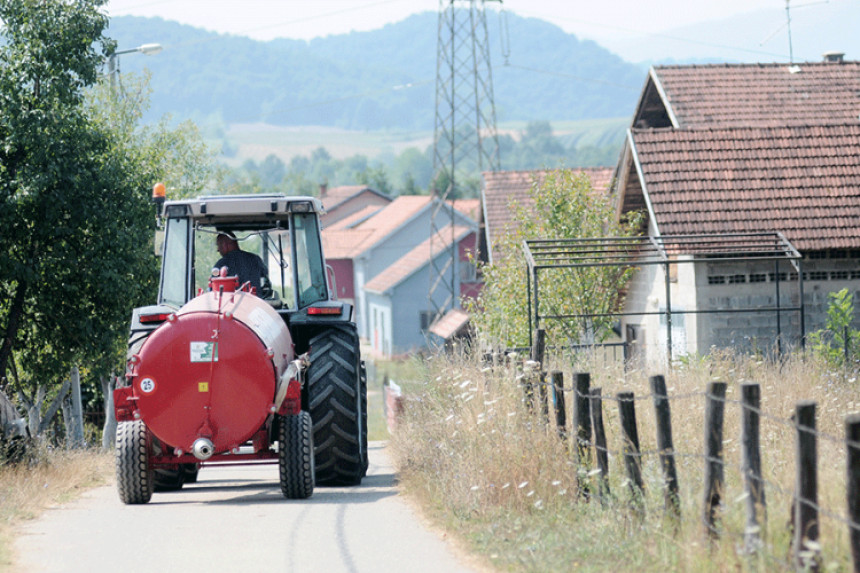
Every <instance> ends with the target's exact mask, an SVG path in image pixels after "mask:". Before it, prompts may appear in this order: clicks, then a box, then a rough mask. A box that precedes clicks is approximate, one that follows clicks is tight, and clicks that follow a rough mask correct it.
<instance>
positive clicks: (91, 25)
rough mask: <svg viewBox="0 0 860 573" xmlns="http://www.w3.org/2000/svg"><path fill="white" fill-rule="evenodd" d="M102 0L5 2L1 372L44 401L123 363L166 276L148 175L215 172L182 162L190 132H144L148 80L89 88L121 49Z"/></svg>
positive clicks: (0, 127)
mask: <svg viewBox="0 0 860 573" xmlns="http://www.w3.org/2000/svg"><path fill="white" fill-rule="evenodd" d="M104 4H105V2H104V1H103V0H76V1H75V2H65V1H63V0H0V19H1V20H2V21H3V22H4V24H5V26H4V27H3V28H2V29H0V37H2V40H0V293H2V295H0V378H3V377H6V376H8V375H11V376H12V378H13V379H14V382H15V386H16V390H17V391H18V393H19V396H21V397H23V398H24V399H25V402H26V401H30V402H32V403H33V404H34V406H35V408H36V410H38V409H39V406H40V402H41V401H42V400H43V399H44V398H45V397H46V395H49V394H50V392H51V391H52V390H51V389H52V388H56V386H59V381H60V380H61V377H62V376H63V375H64V374H66V373H67V372H68V371H69V370H70V368H71V366H72V365H73V364H83V365H85V367H84V368H82V370H86V371H87V372H89V373H91V374H93V375H96V374H97V373H104V372H106V371H109V370H110V369H113V368H116V366H117V364H118V361H119V360H118V357H119V356H121V354H122V349H123V347H124V341H125V337H126V335H127V323H128V317H129V312H130V309H131V308H132V307H133V306H135V305H139V304H141V303H142V302H144V301H148V300H151V293H152V292H153V291H154V285H155V281H156V280H157V264H156V260H155V257H154V255H153V250H152V222H153V210H152V207H151V205H150V204H149V194H150V190H151V188H152V185H153V183H154V182H155V181H158V180H160V179H162V176H166V181H165V182H166V183H169V184H170V183H171V182H172V183H174V184H177V185H182V186H183V187H189V186H190V187H196V186H199V185H200V181H199V180H200V178H203V177H204V174H205V173H206V171H207V170H206V169H205V168H200V169H197V170H194V169H189V171H185V169H184V167H183V165H190V164H192V163H194V162H195V159H193V158H195V157H198V152H199V151H200V150H201V149H202V147H197V148H196V149H191V148H189V147H188V146H186V143H188V142H190V141H191V140H193V133H192V132H190V131H188V130H187V129H186V130H183V129H169V128H168V127H167V123H163V124H160V125H158V126H155V127H152V128H149V129H148V130H144V131H145V133H143V132H142V131H141V130H138V129H135V126H136V123H137V121H138V120H139V118H140V114H141V113H142V104H140V102H142V101H143V100H144V99H145V98H144V96H143V92H144V91H145V89H143V88H142V89H141V90H138V91H134V90H132V93H131V95H130V96H129V100H128V101H125V100H119V99H117V98H115V97H114V96H115V94H110V93H109V91H108V89H107V87H100V88H99V89H96V90H95V91H92V90H90V89H88V88H93V87H94V86H95V84H96V82H97V79H98V73H99V69H100V67H101V66H102V64H103V63H104V59H105V57H106V56H108V55H110V54H111V53H112V51H113V50H114V45H113V42H112V41H111V40H109V39H108V38H107V37H105V36H104V30H105V28H106V26H107V18H106V17H105V16H104V14H102V13H101V12H100V10H99V9H100V8H101V7H102V6H103V5H104ZM88 97H89V98H91V100H90V101H89V102H88V101H87V98H88ZM99 100H101V103H99ZM108 100H109V101H108ZM106 101H108V103H105V102H106ZM183 158H184V159H183ZM180 171H182V173H183V175H179V172H180ZM189 178H190V179H189ZM169 186H170V185H169ZM31 412H32V411H31ZM32 426H33V424H32V419H31V427H32Z"/></svg>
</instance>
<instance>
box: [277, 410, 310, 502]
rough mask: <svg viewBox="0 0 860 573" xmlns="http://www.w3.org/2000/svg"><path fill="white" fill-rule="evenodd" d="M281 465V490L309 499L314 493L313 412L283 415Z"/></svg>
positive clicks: (287, 496) (279, 450)
mask: <svg viewBox="0 0 860 573" xmlns="http://www.w3.org/2000/svg"><path fill="white" fill-rule="evenodd" d="M279 426H280V427H279V435H278V469H279V470H280V478H281V492H282V493H283V494H284V497H285V498H287V499H307V498H309V497H310V496H312V495H313V493H314V440H313V423H312V422H311V415H310V414H308V413H307V412H304V411H302V412H299V413H298V414H295V415H289V416H281V417H280V419H279Z"/></svg>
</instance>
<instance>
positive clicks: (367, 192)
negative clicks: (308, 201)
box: [320, 184, 392, 229]
mask: <svg viewBox="0 0 860 573" xmlns="http://www.w3.org/2000/svg"><path fill="white" fill-rule="evenodd" d="M320 201H322V203H323V206H324V207H325V210H326V212H325V214H323V215H322V217H320V226H321V227H322V228H323V229H325V228H326V227H328V226H330V225H333V224H335V223H337V222H338V221H340V220H342V219H344V218H346V217H349V216H350V215H353V214H354V213H356V212H357V211H362V210H365V209H367V208H368V207H384V206H385V205H387V204H388V203H391V201H392V198H391V197H389V196H388V195H386V194H385V193H382V192H381V191H377V190H376V189H373V188H372V187H367V186H366V185H345V186H341V187H332V188H331V189H329V188H328V185H326V184H322V185H320Z"/></svg>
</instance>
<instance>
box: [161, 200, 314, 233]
mask: <svg viewBox="0 0 860 573" xmlns="http://www.w3.org/2000/svg"><path fill="white" fill-rule="evenodd" d="M163 212H164V214H165V216H167V217H171V218H172V217H189V218H190V219H192V220H193V221H194V222H195V224H197V225H212V226H217V227H218V228H224V229H253V228H258V229H264V228H272V227H276V228H277V227H281V228H287V226H288V220H289V217H290V214H292V213H317V214H319V215H322V214H323V213H325V208H324V207H323V204H322V202H321V201H320V200H319V199H317V198H316V197H307V196H290V197H288V196H286V195H274V194H273V195H211V196H204V197H197V198H195V199H177V200H172V201H167V202H165V204H164V211H163Z"/></svg>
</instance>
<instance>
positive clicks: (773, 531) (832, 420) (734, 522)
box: [392, 354, 860, 571]
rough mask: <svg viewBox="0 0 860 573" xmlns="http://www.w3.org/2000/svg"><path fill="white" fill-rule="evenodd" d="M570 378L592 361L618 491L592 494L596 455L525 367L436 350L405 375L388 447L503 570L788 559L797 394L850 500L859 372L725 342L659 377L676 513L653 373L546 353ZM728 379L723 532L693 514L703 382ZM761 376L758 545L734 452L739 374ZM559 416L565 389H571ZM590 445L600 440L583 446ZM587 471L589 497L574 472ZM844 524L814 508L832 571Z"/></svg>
mask: <svg viewBox="0 0 860 573" xmlns="http://www.w3.org/2000/svg"><path fill="white" fill-rule="evenodd" d="M548 369H549V370H552V369H559V370H562V371H563V372H564V376H565V386H566V388H568V389H569V388H570V385H571V381H572V380H573V372H574V371H588V372H590V374H591V384H592V387H598V386H599V387H601V388H602V391H603V396H604V397H605V400H604V407H603V416H604V420H605V425H606V432H607V440H608V447H609V449H610V450H611V454H610V462H609V463H610V470H609V478H610V479H609V486H610V491H611V495H610V496H608V497H607V498H605V499H602V500H601V499H599V497H598V496H596V495H594V494H595V492H596V490H597V485H596V482H595V479H596V476H595V475H594V471H593V468H594V467H596V466H595V465H594V462H592V463H591V464H590V465H589V466H587V467H580V466H578V465H577V463H576V461H575V459H576V458H575V456H574V454H573V453H572V450H571V448H570V443H569V442H570V440H566V441H564V440H561V439H559V437H558V434H557V431H556V428H555V425H554V422H550V423H549V424H546V423H545V421H544V419H543V416H542V414H541V411H540V408H534V409H532V410H529V408H527V407H526V405H525V404H524V400H523V392H522V390H521V388H520V386H519V385H518V383H517V380H516V379H517V376H518V375H519V369H518V368H517V367H515V366H505V367H500V368H496V369H490V368H486V367H482V366H481V365H480V364H478V362H477V361H476V360H475V359H473V358H471V357H469V356H468V355H466V354H463V355H460V356H456V357H439V358H436V359H433V360H432V362H431V363H430V364H429V365H428V369H427V372H428V374H427V375H426V376H425V377H424V378H423V379H422V380H416V381H414V382H413V383H412V384H409V385H406V389H405V390H406V392H405V393H406V396H407V402H406V408H405V413H404V416H403V419H402V421H401V424H400V426H399V427H398V430H397V432H396V433H395V435H394V436H393V437H392V450H393V452H394V456H395V460H396V463H397V465H398V469H399V471H400V476H401V482H402V483H403V485H404V487H405V488H406V490H407V491H408V492H409V493H411V494H413V495H415V496H416V497H418V498H419V499H420V500H421V501H422V502H423V504H424V506H425V507H426V508H427V509H428V511H429V513H430V514H431V515H433V516H434V517H435V518H436V519H438V520H439V521H441V522H442V523H443V524H444V525H445V526H446V527H448V528H449V529H450V530H453V531H456V532H457V533H458V534H459V535H460V536H462V537H463V538H464V539H465V540H467V542H468V543H470V544H471V546H472V547H473V548H474V549H475V550H477V551H478V552H480V553H483V554H485V555H486V556H487V559H488V561H489V562H490V563H491V564H493V565H494V566H495V567H498V568H499V569H503V570H512V571H550V570H572V569H576V570H579V569H582V570H590V571H607V570H612V569H615V570H622V571H628V570H640V571H727V570H735V571H737V570H741V571H745V570H757V571H759V570H760V571H783V570H787V569H793V564H792V561H791V547H790V545H791V535H790V533H789V528H788V522H789V517H790V508H791V503H792V491H793V489H794V480H795V462H794V459H795V452H794V448H795V433H796V430H795V428H794V426H793V425H792V423H791V421H790V417H791V415H792V413H793V411H794V407H795V403H796V402H798V401H800V400H814V401H816V402H817V404H818V410H817V423H818V424H817V428H818V431H819V432H822V433H823V434H824V435H822V436H820V437H819V441H818V472H819V474H818V477H819V494H818V503H819V504H820V505H821V506H822V507H823V508H824V509H825V510H826V511H828V512H832V513H833V514H836V515H837V516H843V515H844V514H845V506H846V491H845V481H846V478H845V456H846V454H845V452H846V448H845V444H844V442H843V423H844V418H845V416H846V414H848V413H851V412H855V411H857V410H860V395H858V386H857V383H856V380H855V381H853V382H851V381H848V380H847V379H845V377H843V376H841V375H839V374H834V373H829V372H827V371H826V369H824V368H823V367H822V366H820V365H817V364H815V363H814V362H812V361H803V360H799V359H792V360H789V361H787V362H785V363H782V364H773V363H770V362H768V361H765V360H760V359H756V358H751V357H744V356H734V355H731V354H723V355H714V356H711V357H709V358H707V359H702V360H700V361H693V362H689V363H687V364H685V365H684V366H682V367H678V368H676V369H674V370H672V371H670V372H666V373H664V374H665V375H666V382H667V386H668V388H669V395H670V398H671V402H670V405H671V410H672V425H673V434H674V443H675V449H676V452H677V453H678V456H677V459H676V462H677V464H678V477H679V483H680V488H681V507H682V517H681V520H680V522H675V521H673V520H671V519H669V518H667V517H666V516H665V512H664V498H663V483H662V477H661V471H660V466H659V459H658V457H657V455H656V454H655V453H653V452H654V451H655V450H656V449H657V445H656V431H655V421H654V407H653V402H652V400H651V399H650V398H649V396H650V387H649V384H648V375H650V374H656V373H661V372H642V371H632V372H624V371H623V369H621V368H620V367H619V366H617V365H606V364H602V363H591V364H577V365H575V366H570V365H569V363H568V361H566V360H558V359H556V360H554V361H552V363H550V364H549V365H548ZM711 381H724V382H727V383H728V393H727V400H728V403H727V404H726V415H725V431H724V432H725V433H724V443H723V447H724V459H725V464H726V465H725V478H726V481H725V489H724V491H723V506H722V508H721V514H720V515H721V519H720V523H719V530H720V532H721V537H720V539H719V541H717V542H715V543H711V542H709V541H708V538H707V536H706V535H705V530H704V527H703V522H702V506H703V497H704V493H703V492H704V481H703V480H704V465H705V460H704V458H703V456H702V454H703V451H704V435H705V431H704V406H705V397H704V395H703V393H704V391H705V389H706V386H707V384H708V382H711ZM745 381H751V382H757V383H759V384H760V385H761V390H762V410H763V412H764V415H763V417H762V420H761V445H762V464H763V472H764V477H765V479H766V480H767V486H766V495H767V521H766V524H765V527H764V528H763V530H762V532H761V535H762V537H763V548H762V549H761V551H759V552H758V553H757V554H756V555H753V556H751V555H748V554H747V553H746V552H745V551H744V550H743V547H744V542H743V541H744V530H745V513H744V508H745V506H744V497H743V484H742V473H741V460H740V443H739V442H740V439H739V438H740V405H739V404H738V403H736V401H739V400H740V388H739V386H740V384H741V383H742V382H745ZM620 391H633V392H634V393H635V394H636V396H637V397H639V398H642V399H640V400H637V401H636V403H635V404H636V416H637V422H638V429H639V439H640V444H641V449H642V451H643V452H651V453H649V454H646V455H645V456H644V457H643V458H642V469H643V476H644V480H645V495H644V499H643V504H644V510H645V511H644V515H642V514H637V512H635V511H632V510H631V505H630V487H629V483H628V481H627V479H626V477H625V471H624V466H623V460H622V459H621V457H620V452H621V450H622V437H621V433H620V423H619V417H618V407H617V402H616V401H614V400H613V399H612V398H613V397H614V396H615V395H616V393H617V392H620ZM566 396H567V400H566V401H567V410H568V420H571V419H572V415H571V403H572V401H573V400H572V395H571V394H570V393H569V392H568V393H567V394H566ZM592 455H593V452H592ZM578 475H579V477H580V478H581V479H582V480H584V483H587V484H589V486H590V490H591V494H592V495H591V496H590V497H589V498H588V500H586V499H585V498H584V497H583V495H582V493H583V492H581V491H580V490H579V489H578V485H577V483H578V481H577V476H578ZM848 543H849V542H848V526H847V525H845V524H844V523H842V522H840V521H839V520H838V517H837V518H834V517H829V516H825V515H822V516H821V536H820V544H821V548H822V564H823V568H824V569H825V570H850V568H851V565H850V564H851V561H850V547H849V544H848Z"/></svg>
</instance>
